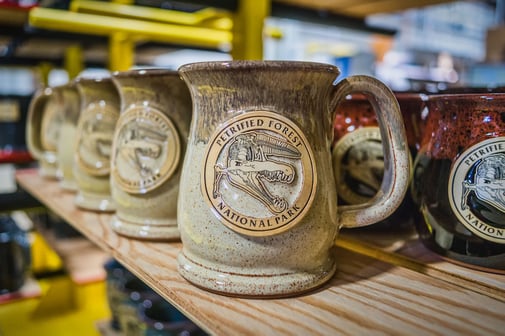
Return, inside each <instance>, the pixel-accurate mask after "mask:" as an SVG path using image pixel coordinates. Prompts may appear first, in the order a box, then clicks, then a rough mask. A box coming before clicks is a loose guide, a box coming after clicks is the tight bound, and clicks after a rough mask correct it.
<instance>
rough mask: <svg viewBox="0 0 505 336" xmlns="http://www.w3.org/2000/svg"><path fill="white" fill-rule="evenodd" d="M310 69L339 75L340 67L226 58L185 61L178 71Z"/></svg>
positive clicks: (325, 64) (303, 62)
mask: <svg viewBox="0 0 505 336" xmlns="http://www.w3.org/2000/svg"><path fill="white" fill-rule="evenodd" d="M275 69H276V70H282V71H286V70H289V69H294V70H311V71H319V72H326V73H333V74H336V75H340V73H341V72H340V69H339V68H338V67H337V66H335V65H333V64H329V63H322V62H311V61H293V60H226V61H207V62H193V63H186V64H183V65H181V66H180V67H179V69H178V71H179V72H180V73H185V72H190V71H199V70H200V71H230V70H236V71H240V70H275Z"/></svg>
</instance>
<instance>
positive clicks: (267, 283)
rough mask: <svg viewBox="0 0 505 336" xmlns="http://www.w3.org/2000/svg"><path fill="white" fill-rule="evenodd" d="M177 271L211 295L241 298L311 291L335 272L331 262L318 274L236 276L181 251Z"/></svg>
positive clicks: (295, 273) (278, 295) (277, 295)
mask: <svg viewBox="0 0 505 336" xmlns="http://www.w3.org/2000/svg"><path fill="white" fill-rule="evenodd" d="M177 262H178V265H177V266H178V271H179V274H181V275H182V277H183V278H185V279H186V280H187V281H189V282H190V283H192V284H193V285H195V286H196V287H199V288H202V289H205V290H207V291H210V292H214V293H218V294H222V295H226V296H233V297H243V298H283V297H290V296H297V295H301V294H304V293H307V292H309V291H312V290H314V289H316V288H318V287H321V286H322V285H323V284H325V283H326V282H327V281H328V280H329V279H330V278H331V277H332V276H333V275H334V274H335V271H336V263H335V261H334V260H333V259H332V260H331V262H330V263H329V264H328V265H325V266H327V267H321V268H319V269H317V272H313V273H312V272H308V271H307V272H292V273H280V274H265V275H261V274H238V273H235V272H229V273H227V272H226V271H219V270H217V269H215V268H210V267H206V266H204V265H202V264H201V263H198V262H195V261H193V260H191V259H190V258H188V256H187V255H186V254H185V253H184V250H182V251H181V252H180V253H179V254H178V256H177Z"/></svg>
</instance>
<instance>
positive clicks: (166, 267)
mask: <svg viewBox="0 0 505 336" xmlns="http://www.w3.org/2000/svg"><path fill="white" fill-rule="evenodd" d="M16 177H17V180H18V182H19V183H20V184H21V186H22V187H23V188H24V189H25V190H27V191H28V192H30V193H32V194H33V195H34V196H35V197H36V198H38V199H39V200H40V201H41V202H42V203H44V204H45V205H46V206H47V207H48V208H50V209H51V210H52V211H54V212H55V213H56V214H58V215H59V216H61V217H62V218H64V219H65V220H66V221H68V222H69V223H70V224H71V225H73V226H74V227H75V228H76V229H78V230H79V231H80V232H82V233H83V234H84V235H85V236H86V237H87V238H89V239H90V240H91V241H93V242H94V243H96V244H97V245H98V246H100V247H101V248H102V249H104V250H105V251H106V252H108V253H110V254H111V255H112V256H114V257H115V258H116V259H118V260H119V261H120V262H122V263H123V264H124V265H125V266H126V267H128V268H129V269H130V270H131V271H132V272H134V273H135V274H136V275H137V276H139V277H140V278H141V279H143V280H144V281H145V282H146V283H147V284H149V285H150V286H151V287H152V288H153V289H154V290H155V291H157V292H158V293H159V294H160V295H162V296H163V297H164V298H165V299H167V300H168V301H169V302H171V303H172V304H173V305H175V306H176V307H177V308H178V309H180V310H181V311H182V312H184V313H185V314H186V315H187V316H188V317H189V318H191V319H192V320H193V321H194V322H195V323H197V324H198V325H199V326H200V327H202V328H203V329H204V330H206V331H207V332H209V333H210V334H215V335H248V334H254V335H258V334H259V335H290V334H298V335H300V334H311V335H340V334H350V335H367V334H402V335H420V334H444V335H447V334H458V335H476V334H478V335H483V334H486V335H500V334H503V330H505V299H504V297H503V292H504V291H503V289H502V288H500V286H494V287H496V288H495V289H496V291H497V292H498V294H496V293H495V294H494V295H493V294H491V293H489V292H486V291H485V290H482V289H480V288H479V286H476V288H473V287H472V286H471V281H469V280H468V279H467V280H468V281H466V282H465V285H461V284H459V283H457V282H455V281H447V280H446V279H444V278H441V277H435V276H432V275H431V274H429V272H428V273H426V272H420V271H418V270H416V269H415V267H406V265H407V266H408V263H402V262H400V263H398V264H396V261H398V260H396V259H395V258H392V257H390V258H389V260H383V259H388V258H385V257H384V258H380V256H387V255H388V253H390V254H389V255H393V254H394V251H392V252H387V251H385V250H383V249H382V248H375V251H376V256H374V255H370V256H368V255H366V249H364V251H365V252H363V251H361V252H357V250H359V248H358V247H359V246H365V247H370V246H371V245H369V244H367V243H364V245H360V244H361V243H359V242H354V241H353V238H352V237H351V238H349V237H348V236H346V235H344V236H343V237H342V242H341V243H338V244H337V247H336V249H335V253H336V254H337V259H338V262H339V265H338V272H337V274H336V275H335V276H334V277H333V279H332V280H331V281H330V282H329V283H328V284H326V285H325V286H324V287H323V288H321V289H319V290H316V291H313V292H311V293H309V294H306V295H302V296H298V297H294V298H287V299H240V298H232V297H226V296H222V295H219V294H214V293H210V292H207V291H205V290H202V289H199V288H196V287H195V286H193V285H191V284H190V283H188V282H187V281H186V280H184V279H183V278H182V277H181V276H180V275H179V273H178V272H177V263H176V256H177V254H178V252H179V250H180V248H181V243H164V242H144V241H139V240H133V239H128V238H124V237H121V236H118V235H117V234H115V233H114V232H113V231H112V230H111V228H110V226H109V221H110V219H111V215H110V214H98V213H94V212H85V211H80V210H79V209H77V208H76V207H75V206H74V204H73V199H74V195H73V194H71V193H66V192H64V191H62V190H61V189H60V187H59V185H58V183H57V182H55V181H50V180H45V179H43V178H41V177H40V176H39V175H38V173H37V171H36V170H25V171H18V172H17V174H16ZM370 248H372V247H370ZM377 256H379V258H377ZM400 257H401V255H400V254H398V258H400ZM400 260H403V259H401V258H400ZM416 263H419V264H421V263H422V261H415V262H414V264H416ZM446 271H447V272H448V273H451V270H450V269H448V270H446ZM468 272H469V273H471V271H468ZM453 276H454V277H457V276H458V275H457V274H456V273H455V274H454V275H453ZM449 279H451V278H450V277H449ZM496 279H497V281H498V282H499V281H501V282H503V280H505V277H503V276H497V278H496ZM483 282H485V281H484V280H483ZM492 287H493V286H492Z"/></svg>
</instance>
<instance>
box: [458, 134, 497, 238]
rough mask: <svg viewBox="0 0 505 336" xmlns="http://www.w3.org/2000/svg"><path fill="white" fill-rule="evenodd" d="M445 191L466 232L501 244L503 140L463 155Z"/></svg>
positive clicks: (473, 148) (488, 142) (476, 146)
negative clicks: (468, 231)
mask: <svg viewBox="0 0 505 336" xmlns="http://www.w3.org/2000/svg"><path fill="white" fill-rule="evenodd" d="M448 189H449V190H448V194H449V203H450V205H451V208H452V210H453V211H454V214H455V215H456V217H458V219H459V221H460V222H461V223H462V224H463V225H465V227H466V228H467V229H468V230H470V231H472V232H473V233H474V234H476V235H477V236H479V237H481V238H483V239H486V240H489V241H492V242H495V243H499V244H505V137H498V138H492V139H488V140H485V141H482V142H480V143H478V144H476V145H474V146H472V147H471V148H469V149H468V150H466V151H465V152H463V153H462V154H461V156H460V157H459V158H458V160H457V161H456V162H455V163H454V165H453V167H452V169H451V173H450V178H449V188H448Z"/></svg>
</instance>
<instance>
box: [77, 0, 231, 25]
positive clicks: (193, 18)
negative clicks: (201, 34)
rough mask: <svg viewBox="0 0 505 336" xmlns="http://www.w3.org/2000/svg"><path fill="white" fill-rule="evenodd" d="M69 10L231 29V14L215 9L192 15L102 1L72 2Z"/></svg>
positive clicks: (206, 9) (82, 0) (85, 0)
mask: <svg viewBox="0 0 505 336" xmlns="http://www.w3.org/2000/svg"><path fill="white" fill-rule="evenodd" d="M70 10H71V11H73V12H79V13H87V14H99V15H109V16H113V17H120V18H127V19H137V20H145V21H153V22H161V23H171V24H179V25H185V26H199V27H206V28H212V29H218V30H227V31H230V30H231V29H232V27H233V20H232V17H231V14H230V13H229V12H228V11H224V10H218V9H215V8H205V9H202V10H199V11H196V12H194V13H185V12H181V11H176V10H169V9H160V8H151V7H143V6H131V5H124V4H118V3H110V2H104V1H88V0H78V1H76V0H74V1H72V3H71V4H70Z"/></svg>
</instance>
